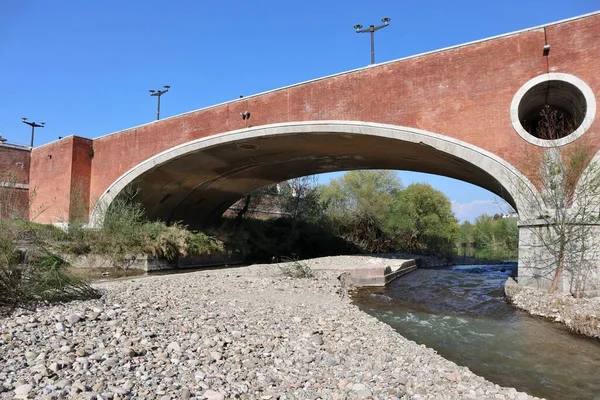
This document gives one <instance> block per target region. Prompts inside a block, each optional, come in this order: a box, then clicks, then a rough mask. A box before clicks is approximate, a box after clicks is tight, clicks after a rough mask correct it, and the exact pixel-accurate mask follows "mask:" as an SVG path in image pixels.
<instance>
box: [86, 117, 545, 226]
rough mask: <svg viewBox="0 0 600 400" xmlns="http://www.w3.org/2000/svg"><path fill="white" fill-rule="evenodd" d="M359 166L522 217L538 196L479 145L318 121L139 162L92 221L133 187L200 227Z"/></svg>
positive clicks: (152, 213) (234, 135)
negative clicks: (464, 191) (490, 197)
mask: <svg viewBox="0 0 600 400" xmlns="http://www.w3.org/2000/svg"><path fill="white" fill-rule="evenodd" d="M356 169H395V170H410V171H417V172H426V173H432V174H437V175H443V176H447V177H451V178H455V179H458V180H461V181H465V182H469V183H472V184H475V185H477V186H480V187H483V188H485V189H487V190H489V191H491V192H493V193H495V194H497V195H499V196H500V197H502V198H504V199H505V200H506V201H507V202H508V203H510V204H511V205H512V206H513V207H514V208H515V209H516V210H518V212H519V215H520V218H521V219H526V218H531V215H528V214H529V213H528V211H527V209H526V205H527V204H531V199H532V198H539V194H538V192H537V191H536V189H535V188H534V187H533V185H532V184H531V183H530V182H529V181H528V180H527V178H526V177H525V176H524V175H523V174H521V173H520V172H519V171H518V170H517V169H516V168H514V167H513V166H512V165H510V164H509V163H507V162H506V161H504V160H502V159H501V158H499V157H497V156H495V155H494V154H492V153H490V152H487V151H485V150H483V149H481V148H478V147H476V146H473V145H470V144H469V143H466V142H462V141H459V140H456V139H453V138H450V137H447V136H443V135H440V134H436V133H432V132H427V131H423V130H419V129H415V128H407V127H400V126H393V125H384V124H377V123H370V122H353V121H352V122H351V121H317V122H295V123H283V124H274V125H266V126H259V127H252V128H248V129H243V130H237V131H232V132H227V133H222V134H219V135H213V136H210V137H207V138H202V139H198V140H194V141H191V142H188V143H184V144H182V145H179V146H176V147H173V148H171V149H169V150H167V151H164V152H162V153H160V154H157V155H156V156H154V157H152V158H150V159H148V160H146V161H144V162H142V163H140V164H138V165H137V166H135V167H134V168H132V169H131V170H129V171H127V172H126V173H125V174H123V175H122V176H121V177H120V178H119V179H117V180H116V181H115V182H114V183H113V184H112V185H111V186H110V187H109V188H108V189H107V190H106V191H105V192H104V193H103V195H102V196H101V197H100V199H99V200H98V202H97V204H96V205H95V207H94V210H93V212H92V215H91V218H90V223H91V225H92V226H99V225H101V224H102V223H103V219H104V213H105V211H106V210H107V209H108V207H109V206H110V204H111V203H112V201H113V200H114V199H115V198H116V197H117V195H118V194H119V193H120V192H121V191H122V190H123V189H124V188H125V187H127V186H131V187H133V188H135V189H138V190H139V192H138V195H137V197H136V198H137V200H138V201H140V202H141V203H142V204H143V205H144V207H145V208H146V212H147V214H148V216H149V217H150V218H151V219H160V220H163V221H166V222H174V221H182V222H183V223H184V224H187V225H189V226H191V227H201V226H204V225H206V224H208V223H210V222H212V221H214V220H216V219H218V218H219V217H220V216H221V214H222V213H223V212H224V211H225V210H226V209H227V208H228V207H229V206H231V205H232V204H233V203H234V202H235V201H237V200H238V199H240V198H241V197H243V196H244V195H245V194H247V193H249V192H251V191H253V190H255V189H258V188H260V187H263V186H265V185H268V184H272V183H276V182H281V181H284V180H287V179H292V178H296V177H299V176H305V175H311V174H318V173H324V172H333V171H344V170H356Z"/></svg>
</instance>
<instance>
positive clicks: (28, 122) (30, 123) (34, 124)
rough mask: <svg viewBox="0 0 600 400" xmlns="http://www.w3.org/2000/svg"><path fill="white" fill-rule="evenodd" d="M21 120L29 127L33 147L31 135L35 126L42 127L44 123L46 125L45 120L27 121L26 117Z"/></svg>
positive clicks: (32, 135)
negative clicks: (37, 121)
mask: <svg viewBox="0 0 600 400" xmlns="http://www.w3.org/2000/svg"><path fill="white" fill-rule="evenodd" d="M21 119H22V120H23V123H24V124H27V125H29V126H30V127H31V147H32V148H33V137H34V134H35V128H43V127H44V125H46V123H45V122H40V123H39V124H37V123H35V122H33V121H27V118H25V117H23V118H21Z"/></svg>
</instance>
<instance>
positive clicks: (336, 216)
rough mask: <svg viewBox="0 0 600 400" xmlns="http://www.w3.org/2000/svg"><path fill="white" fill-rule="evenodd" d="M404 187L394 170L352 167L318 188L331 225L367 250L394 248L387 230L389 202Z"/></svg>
mask: <svg viewBox="0 0 600 400" xmlns="http://www.w3.org/2000/svg"><path fill="white" fill-rule="evenodd" d="M401 189H402V183H401V181H400V179H399V178H398V176H397V175H396V173H395V172H394V171H350V172H347V173H345V174H344V175H343V176H342V177H341V178H339V179H334V180H332V181H331V182H330V183H329V184H328V185H325V186H322V187H321V188H320V190H319V192H318V194H319V197H320V201H321V204H323V208H324V211H325V215H326V220H327V221H326V222H327V224H329V226H330V227H331V229H332V230H333V231H334V232H335V233H336V234H338V235H339V236H341V237H343V238H344V239H345V240H347V241H349V242H351V243H354V244H355V245H356V246H358V247H359V248H360V249H361V250H362V251H363V252H367V253H378V252H383V251H390V250H392V249H393V241H392V240H391V238H390V237H389V236H388V235H387V233H386V232H385V230H384V224H385V219H386V218H387V215H388V209H389V206H390V204H391V202H392V200H393V198H394V196H395V195H397V194H398V193H399V192H400V191H401Z"/></svg>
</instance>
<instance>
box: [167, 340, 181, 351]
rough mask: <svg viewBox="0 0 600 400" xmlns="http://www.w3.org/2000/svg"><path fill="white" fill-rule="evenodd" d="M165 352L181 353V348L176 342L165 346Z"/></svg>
mask: <svg viewBox="0 0 600 400" xmlns="http://www.w3.org/2000/svg"><path fill="white" fill-rule="evenodd" d="M167 351H172V352H175V353H181V346H180V345H179V343H177V342H171V343H170V344H169V345H168V346H167Z"/></svg>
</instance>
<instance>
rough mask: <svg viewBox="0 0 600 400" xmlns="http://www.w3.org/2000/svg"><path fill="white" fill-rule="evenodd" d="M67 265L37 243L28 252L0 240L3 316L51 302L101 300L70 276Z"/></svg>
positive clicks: (94, 291)
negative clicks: (17, 309)
mask: <svg viewBox="0 0 600 400" xmlns="http://www.w3.org/2000/svg"><path fill="white" fill-rule="evenodd" d="M67 266H68V264H67V263H66V262H65V261H64V260H63V259H62V258H61V257H60V256H58V255H56V254H53V253H50V252H48V251H47V250H45V248H44V246H42V245H40V243H39V242H36V244H35V245H34V246H30V249H29V250H28V251H26V252H24V251H19V250H18V249H17V248H16V247H15V245H14V242H13V241H12V240H11V239H10V238H8V237H6V236H4V237H0V314H8V313H10V312H12V311H13V310H14V309H15V308H19V307H20V308H33V307H35V306H36V305H39V304H44V303H48V302H57V301H59V302H62V301H70V300H84V299H91V298H98V297H100V292H98V291H97V290H96V289H94V288H92V287H91V286H89V285H88V284H87V283H86V282H85V281H84V280H82V279H80V278H77V277H75V276H73V275H71V274H70V273H69V272H68V271H67V269H66V267H67Z"/></svg>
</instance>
